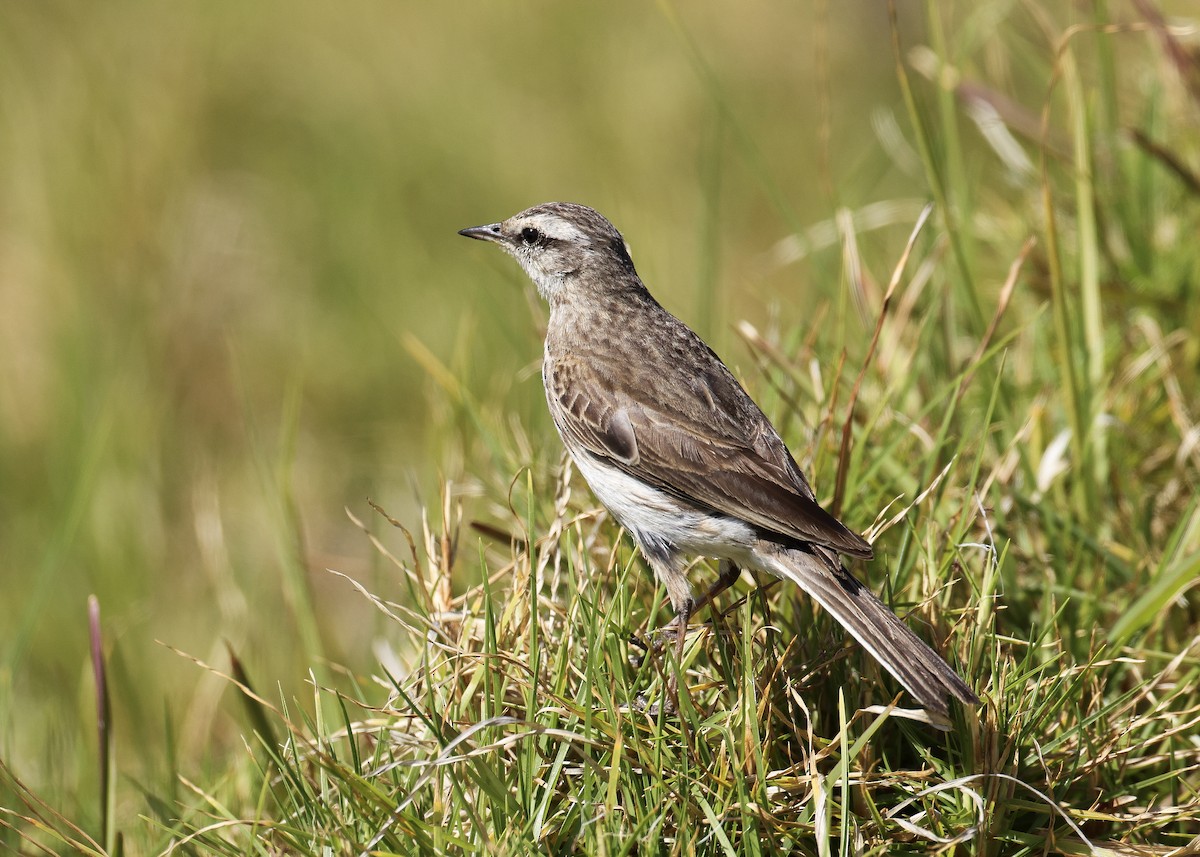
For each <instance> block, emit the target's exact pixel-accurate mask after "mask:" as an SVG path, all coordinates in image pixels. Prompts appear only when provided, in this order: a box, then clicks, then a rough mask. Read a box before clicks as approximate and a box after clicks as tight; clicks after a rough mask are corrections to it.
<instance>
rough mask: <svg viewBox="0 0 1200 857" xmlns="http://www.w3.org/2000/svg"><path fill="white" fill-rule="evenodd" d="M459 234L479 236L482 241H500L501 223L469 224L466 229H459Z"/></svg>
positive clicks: (472, 236) (469, 236)
mask: <svg viewBox="0 0 1200 857" xmlns="http://www.w3.org/2000/svg"><path fill="white" fill-rule="evenodd" d="M458 234H459V235H465V236H467V237H468V238H478V239H479V240H480V241H499V240H500V224H499V223H489V224H488V225H487V226H468V227H467V228H466V229H460V230H458Z"/></svg>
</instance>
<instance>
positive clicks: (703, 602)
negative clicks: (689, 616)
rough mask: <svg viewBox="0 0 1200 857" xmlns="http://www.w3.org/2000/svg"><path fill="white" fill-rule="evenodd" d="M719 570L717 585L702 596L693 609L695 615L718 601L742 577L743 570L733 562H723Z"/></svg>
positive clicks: (726, 560) (725, 560) (724, 560)
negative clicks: (718, 597) (719, 596)
mask: <svg viewBox="0 0 1200 857" xmlns="http://www.w3.org/2000/svg"><path fill="white" fill-rule="evenodd" d="M717 568H718V571H717V581H716V583H714V584H713V585H712V586H710V587H709V589H708V591H707V592H705V593H704V594H703V595H702V596H700V600H699V601H697V602H696V603H695V605H694V606H693V607H692V612H693V613H699V612H700V611H701V610H703V609H704V608H705V607H707V606H708V605H709V604H711V603H712V602H713V601H714V600H716V597H717V596H718V595H720V594H721V593H722V592H724V591H725V590H726V589H728V588H729V587H731V586H733V585H734V584H735V583H737V581H738V578H739V577H741V576H742V570H741V569H740V568H738V567H737V566H736V565H734V564H733V561H732V560H728V559H723V560H721V564H720V565H719V566H718V567H717Z"/></svg>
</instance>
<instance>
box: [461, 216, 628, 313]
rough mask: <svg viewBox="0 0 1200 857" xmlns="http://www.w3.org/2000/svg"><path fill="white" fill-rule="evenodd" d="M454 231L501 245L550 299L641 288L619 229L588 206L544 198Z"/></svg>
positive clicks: (544, 295)
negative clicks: (501, 217)
mask: <svg viewBox="0 0 1200 857" xmlns="http://www.w3.org/2000/svg"><path fill="white" fill-rule="evenodd" d="M458 234H459V235H465V236H467V237H468V238H478V239H480V240H482V241H491V242H493V243H495V244H499V245H500V247H501V248H502V249H503V250H504V251H505V252H506V253H508V254H509V255H510V256H512V257H513V258H514V259H516V260H517V261H518V262H519V263H520V264H521V267H522V268H524V269H525V273H526V274H528V275H529V277H530V279H532V280H533V282H534V285H536V286H537V288H538V291H539V292H540V293H541V295H542V297H544V298H545V299H546V300H548V301H550V302H551V303H553V302H555V301H558V300H564V299H568V298H570V297H574V296H577V295H578V293H579V292H580V291H581V290H592V289H596V288H604V289H606V290H610V291H611V290H613V289H617V288H621V287H629V288H644V286H642V284H641V281H640V280H638V278H637V272H636V271H635V270H634V267H633V262H632V260H631V259H630V258H629V250H628V248H627V247H626V246H625V239H624V238H622V237H621V233H620V232H618V231H617V229H616V227H615V226H613V225H612V224H611V223H609V222H608V220H607V219H605V218H604V216H603V215H601V214H600V213H599V212H597V211H595V210H594V209H591V208H588V207H587V206H586V205H576V204H575V203H572V202H547V203H543V204H542V205H535V206H534V207H533V208H529V209H526V210H525V211H522V212H521V213H519V214H514V215H513V216H512V217H510V218H508V219H507V220H502V221H500V222H499V223H490V224H488V225H486V226H472V227H470V228H469V229H463V230H461V231H460V232H459V233H458Z"/></svg>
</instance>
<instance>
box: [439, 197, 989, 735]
mask: <svg viewBox="0 0 1200 857" xmlns="http://www.w3.org/2000/svg"><path fill="white" fill-rule="evenodd" d="M459 234H461V235H465V236H467V237H468V238H478V239H482V240H484V241H491V242H493V243H495V244H498V245H499V246H500V247H501V248H502V249H503V250H504V251H505V252H507V253H508V254H509V255H511V256H512V257H513V258H515V259H516V260H517V262H519V263H520V265H521V267H522V268H524V269H525V273H527V274H528V275H529V276H530V278H532V280H533V282H534V284H535V285H536V286H537V290H538V292H540V293H541V296H542V297H543V298H544V299H545V300H546V301H547V302H548V303H549V305H550V321H549V325H548V327H547V329H546V345H545V359H544V362H543V364H542V380H543V383H544V385H545V388H546V401H547V403H548V404H549V406H550V414H551V416H552V417H553V418H554V424H555V426H557V427H558V433H559V435H560V436H561V437H562V440H563V443H564V444H565V446H566V448H567V450H568V451H569V453H570V455H571V458H572V459H573V460H574V462H575V465H576V467H577V468H578V469H579V471H580V473H582V474H583V477H584V479H586V480H587V483H588V485H589V486H590V487H591V489H592V491H593V492H594V493H595V495H596V497H597V498H599V500H600V502H601V503H603V504H604V506H605V507H607V509H608V510H609V512H611V514H612V515H613V516H614V517H615V518H616V519H617V521H619V522H620V523H621V525H622V526H624V528H625V529H626V530H627V531H628V532H629V534H630V536H631V537H632V538H633V540H634V542H636V543H637V546H638V548H639V549H640V550H641V553H642V555H643V556H644V557H645V559H646V561H647V563H648V564H649V565H650V567H651V568H652V569H653V571H654V574H655V575H656V577H657V578H658V580H659V582H660V583H661V584H662V585H663V587H664V588H665V589H666V591H667V594H668V596H669V597H670V600H671V605H672V607H673V608H674V610H675V620H674V623H673V624H674V631H675V634H676V640H677V643H678V645H679V654H682V645H683V639H684V633H685V631H686V629H687V623H688V620H689V618H690V617H691V615H692V614H693V613H694V612H695V611H696V610H697V609H698V608H699V607H700V606H702V605H704V604H707V603H708V602H709V601H711V600H712V598H713V596H715V595H716V594H718V593H720V592H721V591H723V590H724V589H725V588H727V587H729V586H730V585H732V584H733V583H734V582H735V581H736V580H737V578H738V576H739V575H740V573H741V572H740V570H741V569H743V568H747V569H756V570H760V571H764V572H767V573H769V574H772V575H775V576H777V577H781V578H784V579H786V580H790V581H792V582H793V583H795V584H796V585H797V586H799V587H800V588H801V589H803V590H804V591H805V592H807V593H808V594H809V595H810V596H811V597H812V598H814V599H816V601H817V602H818V603H819V604H820V605H821V606H822V607H824V608H825V609H826V610H828V611H829V612H830V613H831V614H833V616H834V618H836V619H837V620H838V621H839V622H840V623H841V624H842V625H843V626H845V628H846V630H848V631H849V632H850V634H851V635H852V636H853V637H854V638H855V639H856V640H858V642H859V643H861V644H862V646H863V647H864V648H866V650H867V651H868V652H870V653H871V655H873V656H874V657H875V659H876V660H878V661H879V663H880V664H882V665H883V667H884V668H885V669H886V670H887V671H888V672H890V673H891V674H892V675H893V676H895V678H896V680H897V681H899V682H900V684H901V685H903V686H904V688H905V689H906V690H907V691H908V692H909V693H911V694H912V695H913V696H914V697H915V698H916V699H917V701H918V702H919V703H920V704H921V706H922V707H923V708H925V709H926V710H927V711H928V712H930V713H931V714H933V715H935V717H934V718H933V720H934V722H940V723H942V724H943V725H944V722H945V718H946V716H947V714H948V707H947V701H948V699H949V698H951V697H953V698H955V699H958V700H961V701H962V702H965V703H969V704H977V703H978V702H979V699H978V698H977V697H976V696H975V694H974V693H973V692H972V691H971V688H970V687H968V686H967V684H966V682H964V681H963V680H962V679H961V678H959V676H958V675H957V674H956V673H955V672H954V670H952V669H951V668H950V666H949V665H948V664H947V663H946V662H945V661H944V660H942V658H941V657H940V656H939V655H938V654H937V653H936V652H934V651H933V649H931V648H930V647H929V646H928V645H926V644H925V643H924V642H923V641H922V640H921V639H920V638H919V637H917V635H916V634H914V633H913V632H912V631H911V630H910V629H909V628H908V626H907V625H905V624H904V623H903V622H902V621H901V620H900V619H899V618H898V617H897V616H896V615H895V614H894V613H892V611H891V610H890V609H889V608H888V607H887V606H886V605H885V604H884V603H883V602H882V601H880V600H879V599H878V598H876V597H875V596H874V595H873V594H871V592H870V591H869V590H867V589H866V588H865V587H864V586H863V585H862V584H861V583H859V582H858V580H856V579H855V578H854V577H853V576H851V574H850V573H849V572H848V571H847V570H846V569H845V568H843V567H842V563H841V559H840V558H839V554H845V555H848V556H852V557H860V558H862V559H870V558H871V556H872V550H871V546H870V544H868V543H867V542H866V541H865V540H864V539H863V538H862V537H861V536H859V535H858V534H856V533H854V532H852V531H851V530H850V529H848V528H847V527H846V526H845V525H843V524H842V523H841V522H840V521H838V520H837V519H836V518H835V517H833V516H832V515H831V514H829V513H828V512H826V511H825V510H824V509H823V508H821V506H820V504H819V503H818V502H817V500H816V498H815V497H814V495H813V490H812V487H811V486H810V485H809V482H808V479H807V478H806V477H805V476H804V473H803V472H802V471H801V470H800V467H799V466H798V465H797V464H796V461H795V459H794V458H793V457H792V454H791V453H790V452H789V451H788V449H787V447H786V446H785V445H784V443H783V441H782V440H781V439H780V437H779V433H778V432H777V431H776V430H775V427H774V426H772V425H771V422H770V420H768V419H767V417H766V416H765V415H764V414H763V412H762V411H761V410H760V409H759V407H758V405H756V404H755V403H754V401H753V400H752V399H751V398H750V396H749V395H748V394H747V393H746V391H745V390H744V389H742V386H741V384H739V383H738V381H737V379H736V378H734V376H733V373H732V372H730V371H729V369H728V368H726V366H725V364H724V363H722V362H721V360H720V358H719V357H717V355H716V354H715V353H714V352H713V350H712V349H711V348H709V347H708V346H707V345H706V344H705V343H704V341H703V340H701V339H700V337H699V336H697V335H696V334H695V333H694V332H693V331H692V330H691V328H689V327H688V326H687V325H686V324H684V323H683V322H682V321H680V320H679V319H677V318H676V317H675V316H673V315H671V314H670V313H669V312H667V311H666V310H665V309H663V308H662V306H660V305H659V303H658V302H657V301H656V300H655V299H654V298H653V297H652V296H651V295H650V292H649V291H648V290H647V289H646V286H645V285H644V284H643V283H642V280H641V278H640V277H638V274H637V271H636V270H635V269H634V266H633V261H632V260H631V259H630V257H629V252H628V249H627V248H626V245H625V241H624V239H623V238H622V237H621V233H619V232H618V231H617V230H616V228H615V227H614V226H613V225H612V224H611V223H609V222H608V220H606V219H605V218H604V217H603V216H601V215H600V214H599V213H598V212H596V211H594V210H592V209H590V208H587V207H586V206H582V205H576V204H573V203H565V202H550V203H546V204H544V205H538V206H534V207H533V208H530V209H528V210H526V211H522V212H521V213H520V214H515V215H513V216H512V217H510V218H508V219H507V220H504V221H501V222H500V223H492V224H489V225H487V226H473V227H471V228H469V229H463V230H462V231H461V232H460V233H459ZM689 556H707V557H716V558H719V559H720V560H721V564H720V572H719V576H718V579H717V582H716V584H715V585H714V586H713V587H712V588H711V589H710V590H709V591H708V592H707V593H706V594H705V595H704V596H703V597H702V598H700V599H699V600H697V598H696V597H695V595H694V593H693V589H692V586H691V584H690V583H689V581H688V578H687V573H686V570H687V562H686V558H687V557H689ZM674 687H675V685H674V682H673V681H672V682H670V683H669V684H668V689H669V690H671V691H672V693H673V691H674Z"/></svg>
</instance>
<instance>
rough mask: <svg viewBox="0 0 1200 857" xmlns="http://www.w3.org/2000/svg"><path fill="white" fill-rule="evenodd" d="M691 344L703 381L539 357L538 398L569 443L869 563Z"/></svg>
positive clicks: (862, 546)
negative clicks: (541, 395)
mask: <svg viewBox="0 0 1200 857" xmlns="http://www.w3.org/2000/svg"><path fill="white" fill-rule="evenodd" d="M693 336H694V335H693ZM693 341H694V343H697V344H699V345H700V346H701V347H703V348H704V349H705V351H706V352H707V355H708V356H709V357H710V359H709V360H706V361H703V365H704V369H705V372H704V373H703V374H702V376H701V377H693V378H689V379H687V383H686V385H685V386H682V387H681V386H680V385H679V383H678V379H677V378H676V379H675V381H674V383H673V382H672V379H670V378H663V377H659V376H654V375H653V374H649V373H644V374H637V373H636V369H635V368H633V366H636V364H637V363H638V362H639V361H628V363H627V364H626V365H623V366H620V367H616V366H612V365H608V364H606V363H605V362H604V361H603V360H602V359H599V357H598V355H597V354H596V352H595V351H591V352H589V359H588V360H587V361H583V360H575V359H571V358H570V356H569V355H559V357H558V358H557V359H553V360H552V359H551V358H550V357H549V355H548V356H547V362H546V364H545V367H544V380H545V384H546V396H547V400H548V401H549V403H550V411H551V414H552V415H553V417H554V421H555V423H556V424H557V426H558V429H559V431H560V432H561V433H562V434H563V437H564V438H565V439H566V440H567V442H568V444H574V445H575V446H577V447H580V448H582V449H585V450H587V451H588V452H590V453H591V454H593V455H596V456H599V457H601V458H602V459H605V460H607V461H608V462H609V463H611V464H613V465H614V466H616V467H619V468H620V469H621V470H623V471H625V472H626V473H628V474H629V475H631V476H634V477H636V478H638V479H641V480H643V481H644V482H647V483H649V484H651V485H653V486H654V487H656V488H658V489H659V490H662V491H665V492H667V493H670V494H672V495H674V496H677V497H679V498H681V499H683V500H686V501H688V502H690V503H693V504H695V505H697V506H700V507H702V508H707V509H712V510H714V511H716V512H720V513H722V514H725V515H730V516H732V517H736V518H740V519H742V520H744V521H746V522H747V523H750V524H751V525H753V526H755V527H757V528H759V529H761V530H763V531H765V532H767V533H774V534H778V535H780V536H783V537H786V538H791V539H797V540H800V541H803V542H811V543H814V544H819V545H823V546H825V547H828V548H831V549H833V550H836V551H838V552H839V553H843V554H848V555H851V556H859V557H870V556H871V554H872V551H871V546H870V545H869V544H868V543H867V542H866V541H865V540H863V539H862V538H861V537H860V536H858V535H857V534H855V533H854V532H852V531H851V530H849V529H848V528H847V527H845V526H844V525H843V524H842V523H841V522H840V521H838V520H837V519H836V518H834V517H833V516H832V515H830V514H829V513H828V512H826V511H825V510H824V509H822V508H821V506H820V504H819V503H817V501H816V499H815V498H814V496H813V492H812V489H811V487H810V486H809V484H808V481H807V480H806V479H805V477H804V474H803V473H802V472H801V470H800V468H799V466H798V465H797V464H796V462H795V459H794V458H792V455H791V453H790V452H788V449H787V447H786V446H785V445H784V443H783V441H782V440H781V439H780V437H779V435H778V433H777V432H776V431H775V429H774V427H773V426H772V425H771V423H770V421H769V420H767V418H766V416H765V415H764V414H763V413H762V411H761V410H760V409H759V408H758V406H757V405H755V404H754V402H753V400H751V399H750V397H749V395H748V394H747V393H746V392H745V390H743V389H742V387H741V385H740V384H739V383H738V382H737V379H735V378H734V377H733V375H732V373H730V372H729V370H728V369H727V368H726V367H725V365H724V364H723V363H721V362H720V360H719V358H717V356H716V355H715V354H713V353H712V352H711V351H709V350H708V349H707V346H704V345H703V343H702V342H701V341H700V340H699V338H698V337H696V338H694V340H693ZM630 364H633V365H630ZM660 365H661V364H660ZM631 373H634V376H633V377H632V378H631V377H630V375H631Z"/></svg>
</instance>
